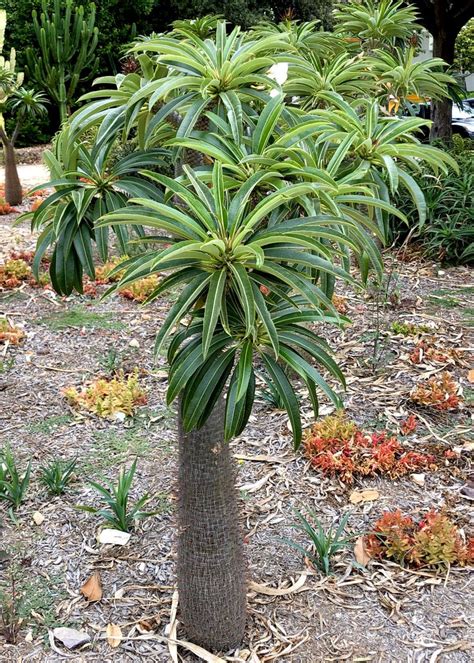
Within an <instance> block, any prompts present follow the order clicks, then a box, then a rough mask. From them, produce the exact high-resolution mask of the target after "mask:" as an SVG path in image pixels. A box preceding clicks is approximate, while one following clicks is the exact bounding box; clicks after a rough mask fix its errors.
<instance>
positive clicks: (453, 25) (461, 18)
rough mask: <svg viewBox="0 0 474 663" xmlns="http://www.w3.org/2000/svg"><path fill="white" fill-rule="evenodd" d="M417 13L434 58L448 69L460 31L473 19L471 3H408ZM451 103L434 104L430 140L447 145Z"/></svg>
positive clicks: (448, 0)
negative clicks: (431, 45) (425, 31)
mask: <svg viewBox="0 0 474 663" xmlns="http://www.w3.org/2000/svg"><path fill="white" fill-rule="evenodd" d="M411 2H412V4H413V5H415V7H416V8H417V9H418V11H419V13H420V23H421V25H423V26H424V27H425V28H426V29H427V30H428V31H429V32H431V34H432V35H433V55H434V57H437V58H443V60H445V62H447V63H448V64H449V65H451V64H453V61H454V46H455V42H456V37H457V36H458V34H459V32H460V31H461V28H462V27H463V26H464V25H465V24H466V23H467V22H468V20H469V19H470V18H472V16H474V0H411ZM452 108H453V104H452V102H451V100H449V99H448V100H443V101H436V102H433V109H432V116H431V119H432V120H433V126H432V127H431V133H430V139H431V140H433V139H434V138H442V139H443V140H447V141H449V140H450V139H451V136H452V126H451V122H452Z"/></svg>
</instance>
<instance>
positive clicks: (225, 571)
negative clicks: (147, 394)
mask: <svg viewBox="0 0 474 663" xmlns="http://www.w3.org/2000/svg"><path fill="white" fill-rule="evenodd" d="M224 412H225V407H224V401H223V399H220V400H219V401H218V402H217V404H216V406H215V408H214V410H213V412H212V414H211V416H210V417H209V419H208V421H207V422H206V424H205V425H204V426H203V427H202V428H200V429H199V430H195V431H192V432H191V433H184V431H183V426H182V421H181V416H179V476H178V491H179V494H178V497H179V510H178V520H179V523H178V526H179V530H178V531H179V533H178V564H177V570H178V590H179V606H180V618H181V621H182V623H183V624H184V627H185V630H186V633H187V636H188V637H189V639H190V640H191V641H192V642H195V643H197V644H199V645H201V646H203V647H206V648H208V649H214V650H221V651H225V650H227V649H230V648H231V647H236V646H237V645H239V644H240V642H241V641H242V638H243V634H244V629H245V619H246V614H245V613H246V610H245V602H246V578H245V575H246V567H245V561H244V553H243V535H242V531H241V527H240V524H239V507H238V498H237V491H236V488H235V471H234V466H233V462H232V458H231V454H230V449H229V445H228V444H227V443H226V442H224Z"/></svg>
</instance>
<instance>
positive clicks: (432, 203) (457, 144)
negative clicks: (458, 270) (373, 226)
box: [393, 135, 474, 265]
mask: <svg viewBox="0 0 474 663" xmlns="http://www.w3.org/2000/svg"><path fill="white" fill-rule="evenodd" d="M438 146H439V147H443V146H442V145H438ZM444 149H446V151H447V153H448V154H450V155H451V156H452V157H454V158H455V159H456V161H457V162H458V164H459V170H460V173H459V174H457V173H455V172H454V171H452V170H451V171H449V172H448V173H441V172H440V173H438V174H434V173H433V172H431V171H428V170H427V169H426V168H425V167H424V166H420V172H419V173H418V174H415V175H414V179H415V180H416V182H417V184H418V186H419V187H420V188H421V189H422V191H423V193H424V195H425V200H426V221H425V222H424V223H420V222H419V218H418V216H417V210H416V207H415V205H414V204H413V200H412V198H410V197H409V196H408V195H406V193H405V192H404V191H400V199H399V208H400V209H401V210H402V211H403V212H404V213H405V215H406V216H407V218H408V220H409V226H408V227H406V226H403V225H402V224H400V223H399V222H398V221H397V220H396V219H393V224H394V226H393V227H394V233H395V235H397V236H398V238H399V240H404V239H406V237H407V234H408V235H409V237H410V238H413V239H415V240H416V241H418V242H419V243H420V244H421V247H422V250H423V251H424V253H425V254H426V256H428V257H430V258H434V259H435V260H441V261H443V262H447V263H453V264H456V263H465V264H469V265H472V264H474V224H473V219H474V168H473V165H472V164H473V163H474V141H472V140H469V139H463V138H461V137H460V136H456V135H455V136H453V145H452V147H450V148H449V149H448V148H446V147H445V146H444Z"/></svg>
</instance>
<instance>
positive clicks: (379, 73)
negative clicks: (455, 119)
mask: <svg viewBox="0 0 474 663" xmlns="http://www.w3.org/2000/svg"><path fill="white" fill-rule="evenodd" d="M375 56H376V57H372V58H370V64H371V68H372V70H373V72H374V75H375V76H376V79H377V85H378V87H379V89H380V91H381V93H382V94H383V95H384V96H385V97H386V98H387V97H391V98H395V99H396V100H397V101H398V102H399V101H403V100H406V99H407V98H408V97H410V96H414V97H419V98H422V99H439V98H441V97H444V96H446V86H447V85H454V84H455V82H456V81H455V80H454V78H453V77H452V76H450V75H449V74H447V73H446V72H445V71H444V69H445V67H446V65H445V63H444V61H443V60H441V59H440V58H431V59H430V60H423V61H421V62H417V61H416V60H415V59H414V58H415V49H414V48H409V49H401V48H396V49H394V50H393V51H392V53H389V52H387V51H383V50H378V51H377V52H376V54H375Z"/></svg>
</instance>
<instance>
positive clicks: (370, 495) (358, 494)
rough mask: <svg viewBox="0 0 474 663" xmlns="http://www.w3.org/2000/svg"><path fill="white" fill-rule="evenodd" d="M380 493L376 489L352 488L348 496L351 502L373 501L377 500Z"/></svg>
mask: <svg viewBox="0 0 474 663" xmlns="http://www.w3.org/2000/svg"><path fill="white" fill-rule="evenodd" d="M379 497H380V493H379V491H378V490H360V491H359V490H354V491H353V492H352V493H351V494H350V497H349V500H350V501H351V502H352V504H360V503H361V502H373V501H374V500H378V498H379Z"/></svg>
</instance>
